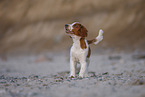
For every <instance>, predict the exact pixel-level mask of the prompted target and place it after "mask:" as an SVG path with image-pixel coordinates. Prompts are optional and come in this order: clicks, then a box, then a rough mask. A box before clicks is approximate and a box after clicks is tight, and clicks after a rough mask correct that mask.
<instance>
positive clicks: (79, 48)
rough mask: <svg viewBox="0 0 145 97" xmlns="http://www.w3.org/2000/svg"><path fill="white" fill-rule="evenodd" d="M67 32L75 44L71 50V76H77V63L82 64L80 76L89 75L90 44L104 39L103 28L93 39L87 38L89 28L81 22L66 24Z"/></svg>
mask: <svg viewBox="0 0 145 97" xmlns="http://www.w3.org/2000/svg"><path fill="white" fill-rule="evenodd" d="M65 32H66V33H67V35H69V36H70V37H71V38H72V39H73V45H72V47H71V50H70V76H69V77H71V78H74V77H75V69H76V64H77V63H78V62H79V63H80V64H81V69H80V72H79V77H80V78H83V77H87V76H88V75H87V74H88V66H89V58H90V54H91V50H90V47H89V44H92V43H93V44H98V43H99V42H100V41H101V40H102V39H103V35H102V34H103V30H100V31H99V35H98V36H97V37H96V38H95V39H92V40H86V39H85V37H87V32H88V31H87V29H86V28H85V27H84V26H83V25H82V24H80V23H79V22H74V23H72V24H65Z"/></svg>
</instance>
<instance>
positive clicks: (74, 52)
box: [70, 40, 88, 60]
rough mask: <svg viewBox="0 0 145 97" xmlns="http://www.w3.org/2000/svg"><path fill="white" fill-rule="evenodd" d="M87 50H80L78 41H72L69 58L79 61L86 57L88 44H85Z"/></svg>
mask: <svg viewBox="0 0 145 97" xmlns="http://www.w3.org/2000/svg"><path fill="white" fill-rule="evenodd" d="M86 45H87V48H86V49H82V48H81V46H80V41H79V40H78V41H77V40H76V41H74V43H73V45H72V47H71V51H70V53H71V57H74V58H75V59H78V60H79V59H80V58H82V57H86V56H87V54H88V44H87V43H86Z"/></svg>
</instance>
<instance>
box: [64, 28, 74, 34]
mask: <svg viewBox="0 0 145 97" xmlns="http://www.w3.org/2000/svg"><path fill="white" fill-rule="evenodd" d="M66 33H67V34H74V32H73V31H69V30H68V29H66Z"/></svg>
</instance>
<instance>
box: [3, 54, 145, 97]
mask: <svg viewBox="0 0 145 97" xmlns="http://www.w3.org/2000/svg"><path fill="white" fill-rule="evenodd" d="M68 76H69V53H68V52H61V53H43V54H25V55H3V56H1V57H0V97H145V58H144V56H143V55H135V54H134V53H111V54H108V53H104V54H101V53H96V52H94V53H93V54H92V56H91V63H90V66H89V76H88V77H87V78H83V79H80V78H77V77H76V78H73V79H70V78H68ZM77 76H78V75H77Z"/></svg>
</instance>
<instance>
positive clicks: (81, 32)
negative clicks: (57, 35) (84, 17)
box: [65, 22, 88, 38]
mask: <svg viewBox="0 0 145 97" xmlns="http://www.w3.org/2000/svg"><path fill="white" fill-rule="evenodd" d="M65 32H66V33H67V34H68V35H70V36H74V35H76V36H79V37H82V38H85V37H87V32H88V31H87V29H86V28H85V27H84V26H83V25H82V24H80V23H79V22H74V23H72V24H65Z"/></svg>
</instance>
